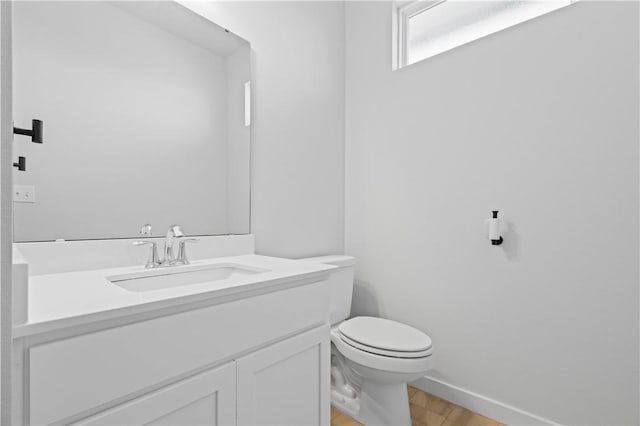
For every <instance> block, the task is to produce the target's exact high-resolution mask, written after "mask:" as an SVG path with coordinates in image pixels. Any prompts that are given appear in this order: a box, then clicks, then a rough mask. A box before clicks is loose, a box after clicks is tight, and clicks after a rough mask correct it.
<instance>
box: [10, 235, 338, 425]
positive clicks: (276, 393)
mask: <svg viewBox="0 0 640 426" xmlns="http://www.w3.org/2000/svg"><path fill="white" fill-rule="evenodd" d="M247 237H249V236H247ZM209 238H210V239H215V238H216V237H209ZM238 238H242V237H238ZM117 243H118V242H116V244H117ZM205 243H206V241H205ZM56 244H58V247H61V246H69V245H72V246H73V245H74V244H75V245H77V246H78V245H79V246H83V247H85V248H86V247H87V244H88V246H91V247H94V246H97V245H99V243H96V242H88V243H87V242H67V243H39V245H40V248H37V249H33V247H32V246H29V244H22V245H17V246H22V250H23V251H25V252H27V253H29V255H27V256H25V257H26V258H27V261H26V262H25V261H24V260H19V261H17V262H16V267H17V268H20V267H25V265H27V267H28V264H29V261H28V260H29V257H31V258H32V259H34V258H36V261H35V262H33V263H34V266H35V268H34V269H35V270H36V271H37V270H38V266H37V265H35V264H36V263H38V262H37V258H38V256H43V258H44V257H46V258H48V257H49V255H50V253H51V252H53V251H54V250H56ZM111 244H112V245H113V244H114V243H113V242H111ZM120 244H121V247H125V244H128V245H130V244H131V242H130V241H127V242H120ZM47 245H48V246H47ZM43 247H44V250H43V249H42V248H43ZM17 250H20V249H19V248H18V249H17ZM60 250H61V251H60ZM60 250H58V252H65V250H67V253H72V252H73V250H74V249H73V248H72V249H71V251H69V248H68V247H63V248H61V249H60ZM110 250H113V249H110ZM196 257H200V256H196ZM58 264H59V265H62V266H61V267H62V268H64V264H65V262H64V261H63V260H61V261H60V262H58ZM52 265H53V263H52ZM52 267H53V266H51V265H50V266H49V268H52ZM46 269H47V267H46V266H40V270H41V271H46V272H48V273H44V274H32V275H30V276H28V275H25V276H26V277H27V278H28V284H27V283H25V284H27V285H28V289H29V291H28V302H27V303H28V316H27V318H26V322H24V323H23V324H18V325H16V326H14V384H15V385H14V392H13V404H14V405H13V416H14V417H13V419H14V422H15V423H16V424H51V423H55V424H103V425H136V424H148V423H152V424H174V425H187V424H199V425H217V424H255V425H260V424H280V425H285V424H328V423H329V386H330V384H329V378H330V374H329V361H330V360H329V357H330V342H329V301H330V290H329V286H328V284H327V279H328V277H329V276H330V274H331V272H332V267H331V266H327V265H321V264H316V263H312V262H302V261H294V260H288V259H281V258H273V257H265V256H258V255H252V254H247V255H240V256H230V257H217V258H204V259H197V260H193V261H192V262H191V264H190V265H184V266H175V267H167V268H155V269H152V270H149V269H145V268H144V267H143V266H142V265H136V266H126V267H116V268H102V269H101V268H98V269H88V270H75V271H64V270H57V271H56V270H54V271H53V272H52V271H51V270H46ZM16 276H19V274H17V275H16ZM157 280H159V281H157ZM136 281H139V283H135V284H132V283H134V282H136ZM158 282H161V284H158ZM125 283H128V284H125Z"/></svg>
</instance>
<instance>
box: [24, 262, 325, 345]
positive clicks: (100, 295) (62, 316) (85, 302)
mask: <svg viewBox="0 0 640 426" xmlns="http://www.w3.org/2000/svg"><path fill="white" fill-rule="evenodd" d="M229 263H233V264H239V265H246V266H249V267H253V268H260V269H265V270H268V271H266V272H260V273H256V274H252V275H242V276H234V277H230V278H227V279H222V280H219V281H213V282H208V283H202V284H193V285H186V286H181V287H172V288H167V289H162V290H154V291H145V292H132V291H128V290H125V289H123V288H121V287H120V286H118V285H116V284H114V283H111V282H110V281H108V280H107V279H106V277H108V276H113V275H121V274H129V273H136V272H144V271H148V270H145V268H144V267H143V266H135V267H122V268H109V269H95V270H88V271H77V272H65V273H56V274H47V275H36V276H31V277H29V299H28V300H29V302H28V322H27V323H25V324H20V325H16V326H14V328H13V335H14V337H25V336H28V335H33V334H41V333H46V332H51V331H55V330H60V329H63V328H68V327H73V326H78V325H83V324H86V323H91V322H96V321H103V320H109V319H113V318H118V317H122V316H127V315H134V314H138V313H143V312H150V311H156V310H162V309H170V308H175V307H176V306H180V305H185V304H189V303H194V302H199V301H203V300H211V299H217V298H220V297H233V296H235V297H242V296H251V295H252V294H254V293H256V292H261V291H265V290H274V291H275V290H277V289H278V288H279V287H283V288H284V287H286V286H287V285H291V284H292V283H294V282H296V281H301V280H302V281H305V280H307V281H306V282H309V281H308V280H321V279H323V278H325V277H326V276H327V275H328V273H329V271H331V270H332V269H335V268H336V267H335V266H331V265H324V264H320V263H312V262H305V261H299V260H291V259H283V258H277V257H267V256H259V255H244V256H234V257H220V258H214V259H206V260H197V261H193V262H191V264H190V265H189V266H187V267H192V266H196V265H215V264H229ZM181 268H185V266H174V267H170V268H166V269H167V270H171V271H178V270H180V269H181ZM212 303H213V302H212Z"/></svg>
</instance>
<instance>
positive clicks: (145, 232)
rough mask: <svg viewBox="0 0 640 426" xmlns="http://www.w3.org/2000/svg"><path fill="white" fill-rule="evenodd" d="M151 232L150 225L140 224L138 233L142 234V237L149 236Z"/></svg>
mask: <svg viewBox="0 0 640 426" xmlns="http://www.w3.org/2000/svg"><path fill="white" fill-rule="evenodd" d="M152 233H153V231H152V228H151V225H149V224H148V223H147V224H144V225H142V228H140V235H142V236H143V237H150V236H151V234H152Z"/></svg>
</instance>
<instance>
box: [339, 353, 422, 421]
mask: <svg viewBox="0 0 640 426" xmlns="http://www.w3.org/2000/svg"><path fill="white" fill-rule="evenodd" d="M332 364H333V365H332V368H331V404H332V405H333V406H334V407H335V408H336V409H338V410H339V411H341V412H343V413H344V414H346V415H348V416H349V417H352V418H353V419H354V420H357V421H358V422H360V423H362V424H364V425H367V426H369V425H394V426H396V425H397V426H410V425H411V414H410V411H409V396H408V393H407V383H406V382H404V381H400V382H398V381H392V382H391V383H389V381H387V380H368V379H366V378H364V377H362V376H361V375H359V374H357V372H355V371H354V370H353V369H352V367H354V364H353V363H349V362H348V361H346V360H345V359H344V358H343V357H341V356H339V355H337V354H335V353H334V355H333V356H332ZM346 364H350V366H351V367H347V365H346ZM358 367H359V368H358V370H361V369H362V368H364V367H361V366H358ZM353 373H356V374H353ZM381 377H382V378H386V377H385V376H381ZM379 378H380V377H379Z"/></svg>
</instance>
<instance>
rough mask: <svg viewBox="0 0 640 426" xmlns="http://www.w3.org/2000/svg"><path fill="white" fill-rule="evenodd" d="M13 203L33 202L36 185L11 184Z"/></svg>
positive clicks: (34, 200)
mask: <svg viewBox="0 0 640 426" xmlns="http://www.w3.org/2000/svg"><path fill="white" fill-rule="evenodd" d="M13 202H14V203H35V202H36V187H35V186H33V185H13Z"/></svg>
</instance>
